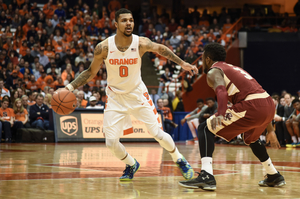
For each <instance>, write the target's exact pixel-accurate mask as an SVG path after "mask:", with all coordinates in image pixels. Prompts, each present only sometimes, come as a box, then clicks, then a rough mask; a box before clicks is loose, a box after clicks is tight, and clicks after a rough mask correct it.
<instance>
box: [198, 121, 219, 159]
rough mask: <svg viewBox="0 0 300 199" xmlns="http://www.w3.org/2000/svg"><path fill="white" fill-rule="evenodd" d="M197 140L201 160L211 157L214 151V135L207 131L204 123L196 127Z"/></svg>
mask: <svg viewBox="0 0 300 199" xmlns="http://www.w3.org/2000/svg"><path fill="white" fill-rule="evenodd" d="M198 140H199V149H200V155H201V158H204V157H212V154H213V152H214V150H215V142H214V141H215V135H214V134H213V133H212V132H210V131H209V130H208V128H207V124H206V121H205V122H203V123H201V124H200V125H199V127H198Z"/></svg>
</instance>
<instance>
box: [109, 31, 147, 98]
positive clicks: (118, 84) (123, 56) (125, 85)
mask: <svg viewBox="0 0 300 199" xmlns="http://www.w3.org/2000/svg"><path fill="white" fill-rule="evenodd" d="M104 61H105V65H106V70H107V86H108V88H109V89H111V90H113V91H114V92H116V93H121V94H122V93H129V92H130V91H132V90H134V89H135V88H136V87H138V86H139V85H140V83H141V81H142V78H141V65H142V61H141V57H140V54H139V37H138V36H137V35H134V34H132V42H131V45H130V46H129V48H128V49H127V50H126V51H125V52H121V51H119V50H118V48H117V46H116V42H115V35H114V36H111V37H109V38H108V55H107V58H106V60H104Z"/></svg>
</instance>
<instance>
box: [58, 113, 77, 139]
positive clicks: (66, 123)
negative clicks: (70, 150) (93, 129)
mask: <svg viewBox="0 0 300 199" xmlns="http://www.w3.org/2000/svg"><path fill="white" fill-rule="evenodd" d="M60 128H61V131H62V132H63V133H64V134H66V135H68V136H72V135H75V134H76V133H77V131H78V122H77V118H76V117H73V116H64V117H61V118H60Z"/></svg>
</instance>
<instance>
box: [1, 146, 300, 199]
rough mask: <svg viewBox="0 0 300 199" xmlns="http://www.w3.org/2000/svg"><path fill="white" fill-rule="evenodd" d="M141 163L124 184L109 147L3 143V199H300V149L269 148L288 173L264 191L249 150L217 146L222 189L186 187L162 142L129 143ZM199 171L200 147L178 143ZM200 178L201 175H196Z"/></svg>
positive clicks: (278, 165) (119, 164)
mask: <svg viewBox="0 0 300 199" xmlns="http://www.w3.org/2000/svg"><path fill="white" fill-rule="evenodd" d="M124 145H125V147H126V148H127V151H128V152H129V153H130V154H131V155H132V156H133V157H135V158H136V159H137V160H138V161H139V162H140V164H141V168H140V170H139V171H138V172H137V173H136V175H135V178H134V180H133V181H132V182H126V183H121V182H120V181H119V179H118V178H119V177H120V176H121V175H122V171H123V170H124V168H125V166H124V164H123V163H122V162H121V161H119V160H118V159H116V158H115V157H113V156H112V154H111V153H110V151H109V150H108V149H106V147H105V144H104V143H58V144H4V143H1V144H0V198H1V199H6V198H17V199H23V198H30V199H32V198H39V199H40V198H41V199H48V198H59V199H60V198H62V199H69V198H70V199H72V198H84V199H93V198H108V199H115V198H116V199H119V198H124V199H129V198H147V199H148V198H155V199H160V198H161V199H168V198H172V199H173V198H174V199H175V198H179V199H185V198H202V199H205V198H209V199H211V198H221V199H233V198H235V199H239V198H243V199H246V198H256V199H258V198H259V199H260V198H272V199H273V198H300V150H299V149H286V148H283V149H279V150H274V149H270V148H269V149H268V151H269V154H270V156H271V158H272V160H273V163H274V164H275V166H276V168H277V169H278V170H279V171H280V172H281V173H282V174H283V175H284V177H285V179H286V183H287V184H286V186H284V187H282V188H270V187H259V186H258V185H257V183H258V181H260V180H262V179H264V175H265V174H266V173H265V172H264V170H263V167H262V166H261V164H260V163H259V161H258V160H257V159H256V158H255V157H254V155H253V154H252V152H251V149H250V148H249V147H247V146H232V145H216V150H215V153H214V174H215V177H216V180H217V190H216V191H215V192H207V191H203V190H201V189H194V190H193V189H186V188H182V187H180V186H179V185H178V181H180V180H184V179H183V177H182V176H181V174H180V171H179V169H178V168H177V167H176V166H175V164H174V163H173V162H172V160H171V157H170V155H169V154H168V153H167V152H166V151H164V150H163V149H162V148H161V147H160V146H159V145H158V144H157V143H124ZM177 146H178V148H179V150H180V151H181V153H182V154H184V155H185V157H186V159H187V160H188V161H189V162H190V164H191V165H192V167H193V168H194V169H195V171H200V168H201V165H200V162H201V161H200V157H199V149H198V146H197V145H193V144H192V145H186V144H185V143H177ZM195 176H196V175H195Z"/></svg>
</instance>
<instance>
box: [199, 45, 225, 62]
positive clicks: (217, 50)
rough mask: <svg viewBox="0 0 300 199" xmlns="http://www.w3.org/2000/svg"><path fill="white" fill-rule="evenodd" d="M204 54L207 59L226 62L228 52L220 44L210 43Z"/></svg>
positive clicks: (206, 46)
mask: <svg viewBox="0 0 300 199" xmlns="http://www.w3.org/2000/svg"><path fill="white" fill-rule="evenodd" d="M204 53H205V56H206V57H209V58H210V59H211V60H213V61H225V59H226V50H225V48H224V47H223V46H222V45H220V44H218V43H209V44H207V45H205V47H204Z"/></svg>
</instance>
